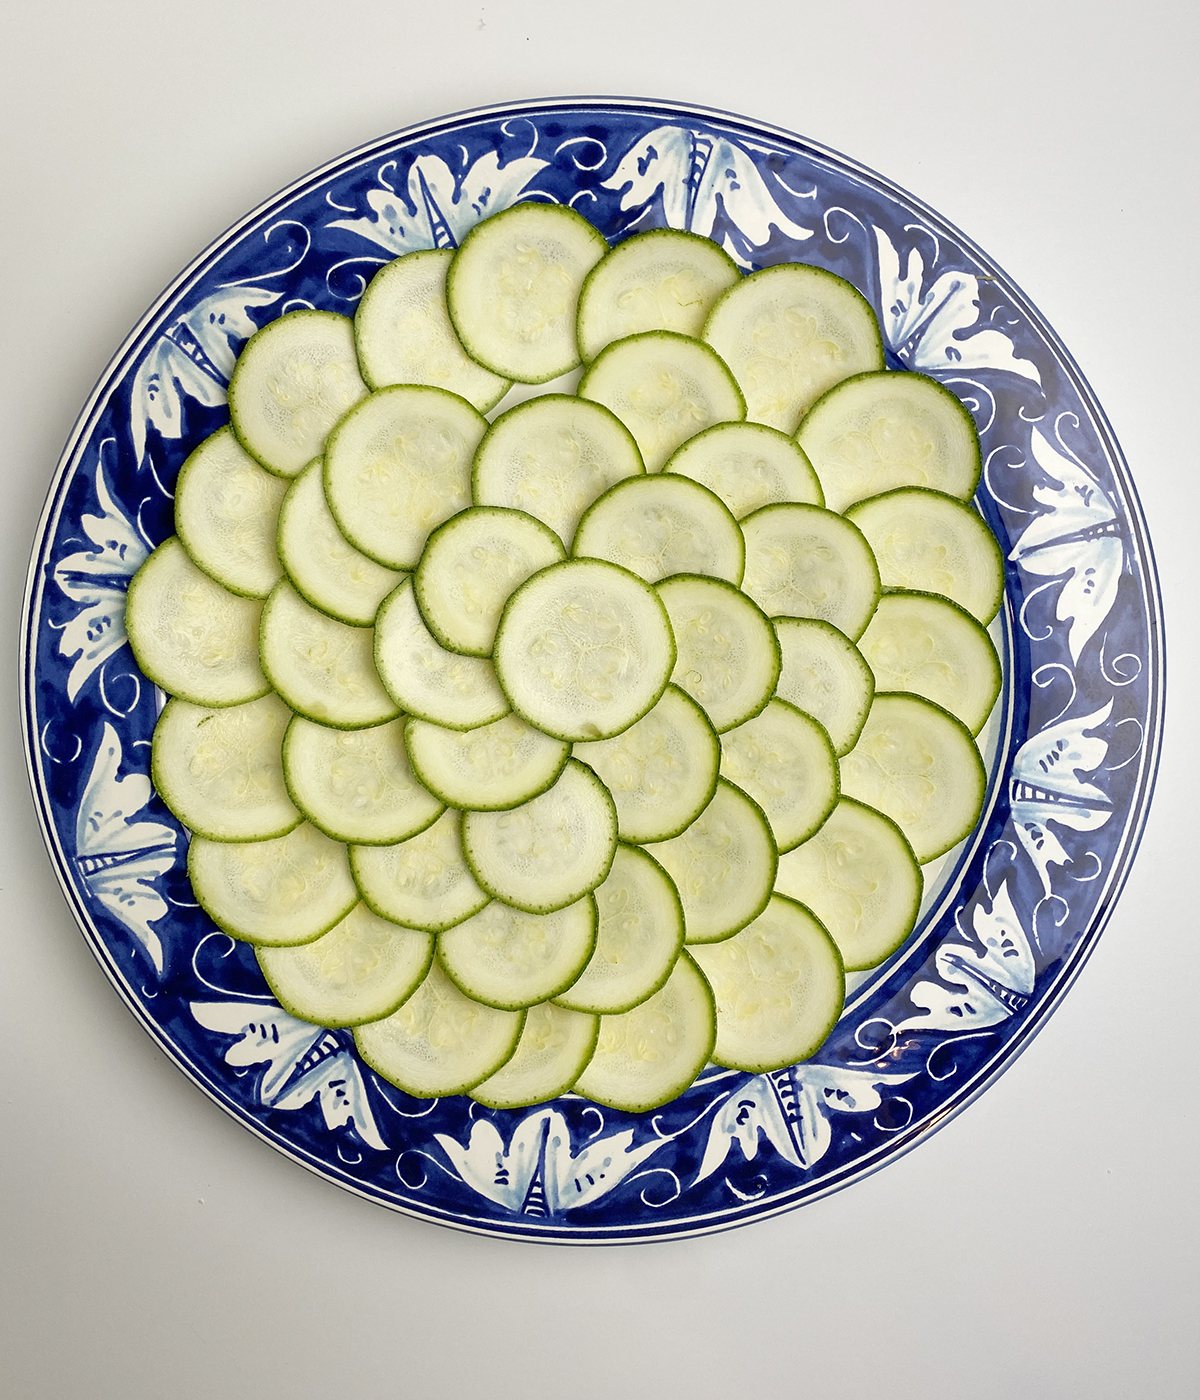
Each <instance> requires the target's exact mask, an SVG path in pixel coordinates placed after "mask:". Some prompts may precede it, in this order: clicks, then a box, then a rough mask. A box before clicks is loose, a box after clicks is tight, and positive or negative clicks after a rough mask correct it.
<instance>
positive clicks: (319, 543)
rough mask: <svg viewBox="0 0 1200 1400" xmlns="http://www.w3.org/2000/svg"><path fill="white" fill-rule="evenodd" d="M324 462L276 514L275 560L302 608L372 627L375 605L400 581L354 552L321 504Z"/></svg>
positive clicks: (308, 471)
mask: <svg viewBox="0 0 1200 1400" xmlns="http://www.w3.org/2000/svg"><path fill="white" fill-rule="evenodd" d="M323 471H324V463H323V460H322V459H321V458H320V457H318V458H317V460H316V461H315V462H310V463H309V464H308V466H307V467H305V468H304V470H303V471H302V472H301V473H300V475H299V476H298V477H297V478H296V479H295V481H293V482H292V484H291V487H290V489H289V490H288V493H287V496H286V497H285V498H284V502H283V505H282V507H281V508H280V511H279V533H278V549H279V558H280V560H281V561H282V563H283V567H284V568H285V569H286V570H287V576H288V578H290V579H291V581H292V586H293V587H294V588H295V590H296V592H297V593H299V594H300V596H301V597H302V598H303V599H304V601H305V602H306V603H311V604H312V606H313V607H314V608H317V609H318V610H319V611H320V612H324V613H328V614H329V615H330V617H335V618H337V619H338V621H339V622H347V623H349V624H350V625H351V626H353V627H370V625H371V624H372V623H373V622H374V621H375V614H376V613H377V612H378V611H379V605H380V603H382V602H383V600H384V599H385V598H386V597H387V595H388V594H389V593H390V592H391V591H392V589H393V588H395V587H397V586H398V585H399V584H400V583H401V582H402V580H403V578H404V575H403V574H402V573H399V572H397V570H395V569H385V568H384V567H383V566H382V565H381V564H376V563H375V561H374V560H373V559H368V558H367V556H366V555H365V554H363V553H362V552H361V550H357V549H355V548H354V546H353V545H352V544H351V543H350V541H349V540H348V539H347V538H346V537H345V535H343V534H342V532H341V531H340V530H339V529H338V525H337V521H336V520H335V519H334V518H333V513H332V511H330V509H329V504H328V502H327V501H326V500H325V487H324V484H323V478H322V473H323Z"/></svg>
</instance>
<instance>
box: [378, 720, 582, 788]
mask: <svg viewBox="0 0 1200 1400" xmlns="http://www.w3.org/2000/svg"><path fill="white" fill-rule="evenodd" d="M404 742H405V744H406V745H407V746H408V753H409V758H410V759H411V761H412V765H413V768H414V770H415V771H416V773H417V776H418V777H419V778H420V779H421V781H422V782H423V783H424V784H425V786H426V787H427V788H428V789H429V790H430V792H433V793H436V794H437V796H438V797H439V798H440V799H441V800H442V801H443V802H445V803H446V804H447V805H448V806H450V807H460V808H467V807H469V808H470V809H471V810H472V811H473V812H499V811H503V810H505V809H506V808H509V807H516V806H518V805H520V803H522V802H528V801H529V799H530V798H531V797H537V796H538V794H539V793H543V792H545V791H546V789H547V788H548V787H550V785H551V784H552V783H554V782H555V781H556V780H557V779H558V776H559V774H560V773H561V772H562V770H563V765H564V764H565V763H566V761H567V759H568V758H569V757H570V754H571V746H570V744H567V743H564V742H563V740H561V739H552V738H551V737H550V736H549V735H548V734H543V733H542V732H541V730H540V729H534V727H533V726H532V725H530V724H526V723H525V721H524V720H523V719H519V718H518V717H517V716H516V715H505V716H504V718H503V719H498V720H495V721H493V723H491V724H485V725H482V726H480V728H478V729H466V730H456V729H446V728H444V727H443V726H442V725H440V724H429V723H428V722H427V721H425V720H420V719H413V720H409V722H408V725H407V727H406V728H405V731H404Z"/></svg>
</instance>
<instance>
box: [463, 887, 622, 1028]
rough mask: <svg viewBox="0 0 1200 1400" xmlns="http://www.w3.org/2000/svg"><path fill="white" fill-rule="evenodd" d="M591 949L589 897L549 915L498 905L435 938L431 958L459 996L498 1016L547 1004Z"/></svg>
mask: <svg viewBox="0 0 1200 1400" xmlns="http://www.w3.org/2000/svg"><path fill="white" fill-rule="evenodd" d="M595 946H596V902H595V900H594V899H592V897H591V896H590V895H586V896H585V897H584V898H583V899H579V900H576V902H575V903H574V904H569V905H567V907H566V908H565V909H558V910H555V912H554V913H552V914H529V913H526V912H525V911H524V910H521V909H513V908H512V907H510V906H509V905H507V904H501V903H500V901H499V900H493V901H492V902H491V904H489V905H487V906H486V907H485V908H483V909H481V910H480V911H479V913H478V914H473V915H472V916H471V917H470V918H469V919H464V920H463V922H462V923H461V924H455V925H454V927H453V928H450V929H447V930H446V931H445V933H442V934H439V936H438V948H437V955H438V959H439V960H440V962H441V964H442V967H443V968H444V969H445V971H446V975H447V976H448V977H449V978H450V980H451V981H452V982H453V983H454V985H455V986H456V987H458V988H459V990H460V991H463V992H466V994H467V996H469V997H472V998H473V999H474V1000H475V1001H481V1002H483V1004H484V1005H485V1006H498V1007H500V1009H501V1010H503V1011H520V1010H521V1009H522V1007H526V1006H534V1005H536V1004H537V1003H538V1002H542V1001H549V999H550V998H551V997H553V996H557V994H558V993H559V992H562V991H565V990H566V989H567V988H568V987H569V986H570V985H571V983H572V982H574V980H575V979H576V977H578V976H579V974H580V972H581V971H582V970H583V968H584V965H585V964H586V963H587V960H588V959H589V958H590V957H591V956H592V949H593V948H594V947H595Z"/></svg>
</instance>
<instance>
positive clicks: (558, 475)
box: [471, 394, 646, 549]
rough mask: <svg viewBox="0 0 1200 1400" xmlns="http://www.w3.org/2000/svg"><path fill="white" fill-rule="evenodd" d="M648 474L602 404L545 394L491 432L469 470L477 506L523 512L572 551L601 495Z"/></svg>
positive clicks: (620, 425) (499, 420)
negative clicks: (628, 479)
mask: <svg viewBox="0 0 1200 1400" xmlns="http://www.w3.org/2000/svg"><path fill="white" fill-rule="evenodd" d="M645 470H646V468H645V466H644V465H643V463H642V454H641V453H640V452H639V451H638V448H637V443H636V442H634V440H633V434H632V433H630V431H629V429H628V428H627V427H626V426H625V424H624V423H622V422H621V420H620V419H619V418H618V417H617V416H616V414H615V413H613V412H611V411H610V410H609V409H607V408H605V407H604V405H603V404H598V403H589V402H588V400H587V399H579V398H576V397H575V396H574V395H573V394H544V395H542V396H541V397H539V398H536V399H528V400H527V401H526V402H525V403H519V404H516V405H515V406H514V407H512V408H510V409H508V410H507V412H505V413H502V414H501V415H500V416H499V417H498V418H497V419H496V421H495V422H494V423H493V424H492V426H491V427H490V428H489V429H488V431H487V434H486V436H485V437H484V439H483V441H482V442H481V443H480V444H479V450H478V451H477V452H476V453H475V463H474V466H473V467H472V478H471V490H472V494H473V497H474V500H475V504H476V505H477V506H505V507H507V508H509V509H511V510H523V511H526V512H527V513H528V514H530V515H532V516H536V518H537V519H538V520H541V521H543V522H544V523H545V524H547V525H549V527H550V528H551V529H552V530H553V531H554V532H555V533H556V534H557V535H558V537H559V539H560V540H562V542H563V544H564V545H565V546H566V547H567V548H568V549H569V548H570V545H571V541H572V540H573V539H574V537H575V530H576V528H577V526H578V525H579V517H580V516H581V515H582V514H583V512H584V511H585V510H586V509H587V507H588V506H590V505H591V503H592V502H593V501H594V500H595V499H596V497H597V496H600V495H601V494H603V492H605V491H607V490H608V488H609V487H610V486H615V485H616V483H617V482H618V481H624V480H625V479H626V477H631V476H640V475H642V474H643V473H644V472H645Z"/></svg>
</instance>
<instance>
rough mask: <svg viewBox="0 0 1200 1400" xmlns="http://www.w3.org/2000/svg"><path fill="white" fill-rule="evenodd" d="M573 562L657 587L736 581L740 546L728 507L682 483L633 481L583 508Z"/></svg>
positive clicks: (742, 558) (742, 553)
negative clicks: (684, 579) (602, 566)
mask: <svg viewBox="0 0 1200 1400" xmlns="http://www.w3.org/2000/svg"><path fill="white" fill-rule="evenodd" d="M571 553H572V554H573V555H574V557H575V558H576V559H579V558H591V559H607V560H608V561H609V563H611V564H620V565H621V567H622V568H623V569H628V570H629V571H630V573H634V574H637V576H638V578H642V579H645V580H646V582H647V583H657V582H658V581H659V579H664V578H667V577H668V576H669V575H671V574H705V575H707V576H708V577H711V578H722V579H725V580H726V581H727V582H729V583H732V584H734V585H735V586H736V585H737V584H739V583H741V581H742V571H743V569H744V568H745V563H746V542H745V540H743V538H742V532H741V530H739V529H738V523H737V521H736V520H735V519H734V518H733V515H732V514H731V513H730V511H729V508H728V506H726V505H725V503H724V502H723V501H722V500H721V498H720V497H719V496H718V495H716V494H715V493H714V492H712V491H710V490H709V489H708V488H707V487H706V486H701V485H700V484H699V482H696V481H690V480H689V479H688V478H687V477H686V476H663V475H661V474H660V475H656V476H634V477H630V478H629V480H628V481H620V482H618V483H617V484H616V486H612V487H610V488H609V489H608V490H607V491H606V492H605V493H604V495H603V496H601V497H600V498H599V500H597V501H596V502H594V504H592V505H591V506H589V507H588V509H587V510H586V511H584V513H583V518H582V519H581V520H580V522H579V529H578V530H577V531H576V533H575V543H574V544H573V545H572V546H571Z"/></svg>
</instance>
